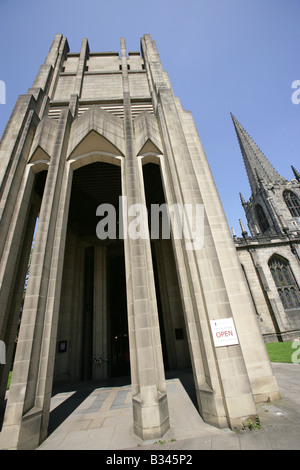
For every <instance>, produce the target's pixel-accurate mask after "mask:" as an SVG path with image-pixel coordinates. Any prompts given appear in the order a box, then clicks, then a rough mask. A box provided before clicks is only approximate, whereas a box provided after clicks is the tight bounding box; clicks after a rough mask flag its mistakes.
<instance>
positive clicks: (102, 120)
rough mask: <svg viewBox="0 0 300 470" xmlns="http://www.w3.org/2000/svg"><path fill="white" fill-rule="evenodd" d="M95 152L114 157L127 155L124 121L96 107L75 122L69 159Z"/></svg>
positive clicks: (70, 142) (71, 133)
mask: <svg viewBox="0 0 300 470" xmlns="http://www.w3.org/2000/svg"><path fill="white" fill-rule="evenodd" d="M93 151H102V152H104V153H108V154H110V155H114V156H124V155H125V140H124V126H123V121H122V120H121V119H119V118H116V117H115V116H113V115H111V114H110V113H108V112H106V111H104V110H103V109H101V108H98V107H96V106H93V107H91V108H90V109H89V110H88V111H86V112H85V113H84V114H82V115H81V116H80V117H78V118H77V119H75V121H74V122H73V124H72V126H71V132H70V139H69V146H68V151H67V159H68V160H69V159H72V158H75V157H78V156H79V155H80V154H86V153H89V152H93Z"/></svg>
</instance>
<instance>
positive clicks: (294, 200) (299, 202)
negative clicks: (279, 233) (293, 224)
mask: <svg viewBox="0 0 300 470" xmlns="http://www.w3.org/2000/svg"><path fill="white" fill-rule="evenodd" d="M283 199H284V202H285V203H286V205H287V207H288V209H289V211H290V213H291V216H292V217H300V199H299V198H298V196H297V195H296V194H295V193H294V192H293V191H290V190H289V189H285V190H284V191H283Z"/></svg>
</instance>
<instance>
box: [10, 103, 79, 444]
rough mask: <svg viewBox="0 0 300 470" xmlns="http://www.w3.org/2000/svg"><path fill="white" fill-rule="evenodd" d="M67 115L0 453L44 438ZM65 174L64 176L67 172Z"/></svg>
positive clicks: (65, 181)
mask: <svg viewBox="0 0 300 470" xmlns="http://www.w3.org/2000/svg"><path fill="white" fill-rule="evenodd" d="M70 123H71V115H70V114H69V111H68V110H65V111H63V112H62V113H61V117H60V120H59V123H58V134H57V140H56V144H55V146H54V151H53V155H52V157H51V161H50V166H49V170H48V176H47V181H46V185H45V190H44V194H43V201H42V206H41V211H40V218H39V224H38V228H37V233H36V240H35V245H34V250H33V255H32V263H31V269H30V275H29V280H28V286H27V293H26V298H25V304H24V310H23V315H22V322H21V327H20V334H19V340H18V346H17V351H16V357H15V362H14V369H13V374H12V380H11V387H10V391H9V395H8V401H7V407H6V413H5V419H4V423H3V429H2V433H1V448H4V449H34V448H36V447H37V446H38V444H39V443H40V442H41V438H42V437H43V436H44V437H45V436H46V427H47V424H48V416H49V406H50V397H51V389H52V375H53V367H54V357H55V343H56V326H57V316H58V308H59V300H60V286H61V274H62V263H63V255H64V247H65V232H66V224H67V221H66V218H65V216H64V214H65V211H67V210H68V204H69V198H70V182H71V176H70V174H71V173H70V169H69V167H67V168H66V172H65V158H64V155H65V151H66V144H67V138H68V133H69V127H70ZM67 170H68V171H67Z"/></svg>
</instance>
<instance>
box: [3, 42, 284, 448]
mask: <svg viewBox="0 0 300 470" xmlns="http://www.w3.org/2000/svg"><path fill="white" fill-rule="evenodd" d="M0 165H1V167H0V178H1V179H0V182H1V196H2V199H1V234H2V236H1V241H0V243H1V246H0V254H1V271H0V275H1V284H0V285H1V290H0V305H1V310H0V339H1V340H3V341H4V342H5V344H6V345H7V365H6V366H4V365H1V366H0V367H1V368H0V372H1V402H0V403H1V405H2V404H3V403H4V395H5V389H6V384H7V377H8V373H9V364H10V363H11V361H12V358H13V354H14V345H15V337H16V333H17V330H18V325H19V318H20V310H22V315H21V322H20V329H19V330H20V331H19V334H18V342H17V348H16V352H15V357H14V366H13V373H12V380H11V385H10V390H9V393H8V399H7V405H6V411H5V416H4V422H3V428H2V432H1V448H15V449H33V448H36V447H37V446H38V445H39V444H40V443H41V442H42V441H43V440H44V439H45V438H46V436H47V427H48V420H49V407H50V400H51V392H52V386H53V382H57V381H62V380H65V381H70V382H71V381H79V380H88V379H89V380H95V381H98V382H99V381H100V382H101V380H103V379H105V378H107V377H115V376H119V375H122V374H126V373H127V374H128V373H129V361H130V376H131V390H132V403H133V426H134V430H135V432H136V434H137V435H138V436H140V437H141V438H142V439H149V438H154V437H155V438H157V437H160V436H162V435H163V434H164V433H165V432H166V430H167V429H168V428H169V412H168V398H167V393H166V384H165V369H167V368H169V369H176V368H187V367H190V366H191V367H192V370H193V376H194V383H195V389H196V394H197V400H198V407H199V412H200V414H201V416H202V417H203V419H204V420H205V421H207V422H208V423H210V424H212V425H215V426H219V427H227V426H229V427H230V428H235V427H240V426H242V425H243V423H244V422H247V421H248V419H249V417H253V416H254V415H256V406H255V403H256V402H259V401H264V400H269V399H273V398H278V396H279V392H278V387H277V384H276V380H275V378H274V375H273V372H272V368H271V364H270V361H269V358H268V355H267V352H266V348H265V345H264V342H263V339H262V335H261V332H260V327H259V323H258V318H257V315H256V311H255V308H254V304H253V301H252V298H251V295H250V292H249V289H248V285H247V282H246V279H245V276H244V274H243V271H242V268H241V264H240V260H239V257H238V254H237V251H236V248H235V245H234V242H233V240H232V236H231V233H230V230H229V228H228V224H227V221H226V217H225V214H224V210H223V208H222V205H221V202H220V199H219V196H218V193H217V190H216V187H215V183H214V181H213V177H212V175H211V172H210V169H209V165H208V162H207V159H206V156H205V154H204V151H203V148H202V145H201V142H200V139H199V136H198V133H197V130H196V128H195V124H194V121H193V118H192V116H191V114H190V113H189V112H187V111H184V110H183V109H182V106H181V103H180V101H179V99H178V98H176V97H175V96H174V94H173V91H172V87H171V85H170V81H169V79H168V76H167V74H166V72H165V71H164V70H163V68H162V64H161V61H160V58H159V55H158V52H157V49H156V46H155V43H154V41H152V39H151V37H150V36H149V35H145V36H144V37H143V38H142V39H141V53H140V52H135V51H134V52H128V53H127V51H126V47H125V40H124V39H121V53H119V52H107V53H105V52H99V53H98V52H91V51H90V50H89V45H88V41H87V40H86V39H83V41H82V46H81V50H80V53H70V52H69V47H68V43H67V39H66V38H65V37H63V36H62V35H56V36H55V39H54V41H53V43H52V45H51V48H50V51H49V54H48V56H47V58H46V61H45V63H44V64H43V65H42V66H41V68H40V70H39V73H38V75H37V76H36V79H35V81H34V83H33V87H32V88H30V89H29V90H28V92H27V94H26V95H22V96H20V97H19V99H18V101H17V103H16V106H15V108H14V111H13V113H12V116H11V119H10V120H9V122H8V124H7V126H6V129H5V132H4V134H3V138H2V141H1V148H0ZM120 196H122V198H121V199H120ZM125 203H126V204H125ZM103 204H108V205H109V207H113V208H115V214H116V225H117V226H118V227H121V231H118V234H116V233H115V232H114V227H110V229H111V233H110V236H109V237H107V238H106V239H104V240H102V239H100V238H101V237H100V238H99V236H98V232H97V231H98V230H99V231H100V232H101V230H102V229H101V227H102V226H101V223H100V225H99V215H100V214H99V212H98V210H99V209H98V208H99V206H101V207H102V209H103ZM135 204H139V205H142V206H143V207H147V208H148V209H150V208H151V207H152V206H153V204H159V205H161V204H167V205H168V207H173V206H174V205H176V204H177V205H179V206H181V207H182V206H184V205H187V204H191V205H194V206H196V205H198V206H201V207H202V208H203V207H204V211H203V212H202V217H201V229H202V231H203V237H204V238H203V243H202V245H201V246H198V247H196V248H194V249H190V248H188V240H187V239H186V238H184V237H181V238H180V237H176V236H175V232H176V230H175V229H176V227H175V222H174V219H172V220H171V237H170V238H169V239H166V238H164V237H162V236H161V235H159V234H158V235H157V234H156V236H153V237H151V238H150V237H149V236H148V237H147V236H145V237H144V236H140V237H132V236H125V234H126V233H127V230H129V228H130V226H131V224H132V219H133V217H132V215H131V213H130V211H128V212H127V210H126V207H128V208H131V207H133V206H134V205H135ZM135 207H136V206H135ZM148 214H149V211H148ZM101 215H102V216H103V215H104V214H103V213H102V214H101ZM196 215H197V214H196ZM196 215H193V217H192V218H191V220H190V222H191V227H192V226H193V224H194V223H196V222H197V220H196ZM37 220H38V223H37ZM102 220H103V219H102ZM133 222H134V220H133ZM36 223H37V224H36ZM149 226H150V221H149ZM191 227H189V226H187V229H188V230H191ZM140 228H141V230H142V231H143V230H144V231H145V232H144V233H148V223H147V220H146V221H145V219H141V222H140ZM33 237H34V245H33V250H32V256H31V257H30V253H31V247H32V240H33ZM29 258H30V259H31V262H30V272H29V278H28V282H27V288H26V296H25V301H24V304H23V303H22V298H23V290H24V283H25V279H26V273H27V267H28V260H29ZM224 318H226V319H228V318H229V319H232V320H233V323H234V325H235V328H236V331H237V335H238V344H233V345H230V346H226V345H225V346H223V347H215V345H214V341H213V336H212V330H211V328H210V322H211V321H215V322H217V320H220V319H224ZM99 445H100V446H101V443H99Z"/></svg>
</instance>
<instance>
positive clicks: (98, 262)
mask: <svg viewBox="0 0 300 470" xmlns="http://www.w3.org/2000/svg"><path fill="white" fill-rule="evenodd" d="M94 250H95V251H94V315H93V317H94V321H93V324H94V325H93V358H94V363H93V379H94V380H100V379H104V378H107V376H108V363H107V359H108V325H107V321H108V319H107V248H106V246H95V248H94Z"/></svg>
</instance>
